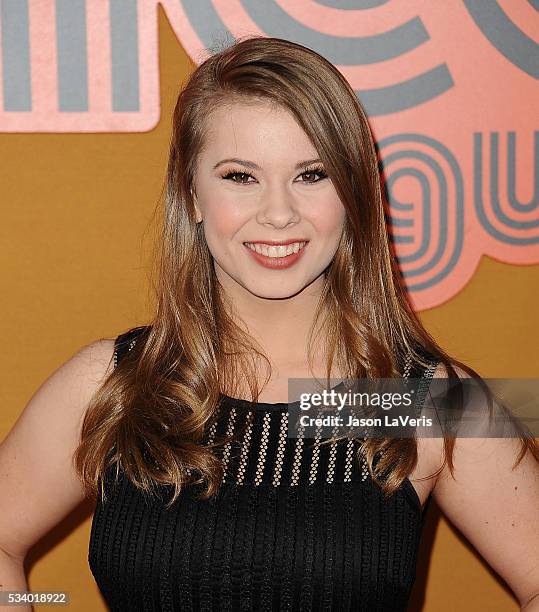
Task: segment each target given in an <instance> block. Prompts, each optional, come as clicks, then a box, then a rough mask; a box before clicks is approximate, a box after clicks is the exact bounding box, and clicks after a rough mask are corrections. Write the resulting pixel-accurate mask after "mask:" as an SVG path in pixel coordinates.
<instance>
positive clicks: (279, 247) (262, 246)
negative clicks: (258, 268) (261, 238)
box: [243, 240, 307, 258]
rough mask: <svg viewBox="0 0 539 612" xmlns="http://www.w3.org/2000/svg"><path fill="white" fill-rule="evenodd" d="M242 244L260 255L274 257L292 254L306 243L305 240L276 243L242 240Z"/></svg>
mask: <svg viewBox="0 0 539 612" xmlns="http://www.w3.org/2000/svg"><path fill="white" fill-rule="evenodd" d="M243 244H244V245H245V246H246V247H247V248H249V249H251V251H254V252H256V253H259V254H260V255H264V256H266V257H271V258H276V257H287V256H288V255H292V254H293V253H297V252H298V251H300V250H301V249H302V248H303V247H304V246H305V245H306V244H307V241H306V240H304V241H297V242H292V241H290V242H281V243H278V244H277V243H268V242H244V243H243Z"/></svg>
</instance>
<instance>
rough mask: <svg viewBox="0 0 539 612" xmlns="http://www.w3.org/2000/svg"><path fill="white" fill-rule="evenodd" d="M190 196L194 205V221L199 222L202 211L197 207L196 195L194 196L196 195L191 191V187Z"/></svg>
mask: <svg viewBox="0 0 539 612" xmlns="http://www.w3.org/2000/svg"><path fill="white" fill-rule="evenodd" d="M191 198H192V199H193V204H194V207H195V218H196V222H197V223H200V222H201V221H202V212H201V211H200V208H199V207H198V204H197V197H196V195H195V193H194V192H193V190H192V189H191Z"/></svg>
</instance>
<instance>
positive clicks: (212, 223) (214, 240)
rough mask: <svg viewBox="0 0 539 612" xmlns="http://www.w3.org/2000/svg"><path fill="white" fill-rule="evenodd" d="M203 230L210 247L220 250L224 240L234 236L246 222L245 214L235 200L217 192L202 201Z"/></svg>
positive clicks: (223, 245) (224, 242)
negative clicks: (214, 195)
mask: <svg viewBox="0 0 539 612" xmlns="http://www.w3.org/2000/svg"><path fill="white" fill-rule="evenodd" d="M203 207H204V232H205V235H206V241H207V242H208V246H210V248H212V249H213V248H215V249H217V250H222V249H223V248H225V245H226V244H227V243H226V240H227V239H231V238H234V236H235V235H236V233H237V232H238V231H239V230H240V229H241V228H242V226H243V225H244V223H245V222H246V214H245V211H244V210H243V208H244V207H241V206H240V205H239V204H238V202H237V201H235V200H234V199H233V198H232V197H231V196H229V195H228V194H225V195H223V194H219V195H218V196H216V197H213V198H208V199H206V200H205V201H204V203H203Z"/></svg>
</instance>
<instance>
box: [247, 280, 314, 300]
mask: <svg viewBox="0 0 539 612" xmlns="http://www.w3.org/2000/svg"><path fill="white" fill-rule="evenodd" d="M305 287H306V286H305V285H295V286H282V287H275V286H273V287H272V286H271V284H270V283H267V284H265V285H264V286H256V287H253V286H250V287H249V286H244V288H245V289H246V290H247V291H249V293H252V294H253V295H255V296H256V297H259V298H261V299H266V300H283V299H287V298H291V297H294V296H295V295H297V294H298V293H301V292H302V291H303V290H304V289H305Z"/></svg>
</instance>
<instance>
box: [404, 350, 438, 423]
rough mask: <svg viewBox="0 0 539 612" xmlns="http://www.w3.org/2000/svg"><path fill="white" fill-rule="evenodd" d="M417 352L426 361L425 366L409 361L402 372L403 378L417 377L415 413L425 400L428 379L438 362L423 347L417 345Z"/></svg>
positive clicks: (419, 410) (418, 411)
mask: <svg viewBox="0 0 539 612" xmlns="http://www.w3.org/2000/svg"><path fill="white" fill-rule="evenodd" d="M417 350H418V352H420V353H421V356H422V357H423V358H424V359H425V360H426V361H427V363H428V365H427V366H422V365H421V364H418V363H414V364H413V365H411V364H410V363H409V362H408V363H407V370H408V372H409V373H407V372H406V371H405V372H404V377H405V378H419V379H420V380H419V385H418V388H417V395H416V399H415V408H416V413H417V414H420V413H421V410H422V408H423V402H424V401H425V397H426V395H427V392H428V390H429V386H430V381H431V380H432V377H433V375H434V372H435V371H436V367H437V366H438V364H439V363H440V361H439V360H438V358H437V357H435V356H434V355H432V354H431V353H429V352H428V351H427V350H426V349H425V348H423V347H418V349H417Z"/></svg>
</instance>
